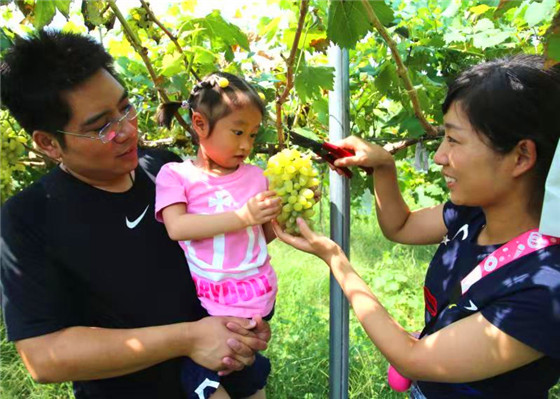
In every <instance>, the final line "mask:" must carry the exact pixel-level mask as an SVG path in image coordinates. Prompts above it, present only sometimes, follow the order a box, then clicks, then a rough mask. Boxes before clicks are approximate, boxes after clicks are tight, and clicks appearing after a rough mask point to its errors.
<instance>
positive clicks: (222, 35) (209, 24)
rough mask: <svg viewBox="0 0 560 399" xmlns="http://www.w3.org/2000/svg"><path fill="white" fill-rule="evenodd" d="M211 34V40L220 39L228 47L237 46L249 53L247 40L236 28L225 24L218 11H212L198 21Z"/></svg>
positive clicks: (227, 23)
mask: <svg viewBox="0 0 560 399" xmlns="http://www.w3.org/2000/svg"><path fill="white" fill-rule="evenodd" d="M200 21H201V22H202V23H203V25H204V26H205V27H206V29H207V30H208V31H209V33H210V34H211V35H210V36H211V38H216V39H218V38H219V39H221V40H223V41H224V42H225V43H227V44H228V45H230V46H233V45H239V46H240V47H241V48H242V49H244V50H247V51H249V50H250V49H249V40H248V39H247V36H246V35H245V34H244V33H243V32H242V31H241V29H239V28H238V27H237V26H235V25H233V24H230V23H229V22H227V21H226V20H225V19H224V18H223V17H222V15H221V14H220V12H219V11H218V10H214V11H212V12H211V13H210V14H208V15H207V16H206V17H205V18H203V19H202V20H200Z"/></svg>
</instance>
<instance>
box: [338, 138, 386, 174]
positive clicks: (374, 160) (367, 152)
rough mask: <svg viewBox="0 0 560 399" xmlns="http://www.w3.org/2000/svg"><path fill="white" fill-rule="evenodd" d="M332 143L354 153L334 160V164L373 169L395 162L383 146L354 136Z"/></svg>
mask: <svg viewBox="0 0 560 399" xmlns="http://www.w3.org/2000/svg"><path fill="white" fill-rule="evenodd" d="M334 144H335V145H337V146H339V147H341V148H344V149H345V150H350V151H352V152H353V153H354V155H353V156H349V157H345V158H339V159H337V160H336V161H335V162H334V164H335V165H336V166H341V167H342V166H367V167H372V168H374V169H375V168H378V167H381V166H384V165H391V164H394V162H395V161H394V160H393V156H392V155H391V154H390V153H389V152H388V151H386V150H384V149H383V147H380V146H378V145H376V144H372V143H368V142H366V141H364V140H362V139H360V138H358V137H356V136H350V137H347V138H345V139H343V140H340V141H338V142H336V143H334Z"/></svg>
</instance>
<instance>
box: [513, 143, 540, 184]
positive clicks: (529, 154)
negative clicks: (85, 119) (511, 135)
mask: <svg viewBox="0 0 560 399" xmlns="http://www.w3.org/2000/svg"><path fill="white" fill-rule="evenodd" d="M514 157H515V158H514V160H515V164H514V165H513V170H512V173H513V177H518V176H521V175H522V174H524V173H526V172H528V171H529V170H531V169H532V168H533V167H534V166H535V164H536V163H537V145H536V144H535V142H534V141H533V140H530V139H525V140H521V141H520V142H519V143H517V145H516V146H515V149H514Z"/></svg>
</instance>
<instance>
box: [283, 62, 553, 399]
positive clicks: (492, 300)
mask: <svg viewBox="0 0 560 399" xmlns="http://www.w3.org/2000/svg"><path fill="white" fill-rule="evenodd" d="M443 111H444V114H445V116H444V127H445V137H444V141H443V142H442V144H441V145H440V147H439V149H438V151H437V152H436V154H435V156H434V160H435V162H436V163H437V164H439V165H441V166H442V173H443V175H444V177H445V180H446V182H447V186H448V188H449V191H450V201H449V202H447V203H445V204H441V205H438V206H435V207H431V208H425V209H421V210H418V211H414V212H411V211H410V210H409V208H408V207H407V205H406V204H405V202H404V201H403V198H402V195H401V193H400V192H399V188H398V185H397V176H396V168H395V163H394V160H393V158H392V157H391V155H390V154H389V153H388V152H386V151H385V150H383V149H382V148H381V147H378V146H376V145H373V144H369V143H366V142H364V141H362V140H360V139H358V138H356V137H349V138H347V139H345V140H342V141H341V142H340V143H338V144H339V145H340V146H342V147H343V148H346V149H348V150H352V151H354V152H355V155H354V156H352V157H348V158H342V159H339V160H338V161H337V162H336V165H337V166H356V165H360V166H369V167H373V168H374V169H375V172H374V173H375V174H374V190H375V197H376V208H377V218H378V220H379V224H380V226H381V229H382V231H383V233H384V235H385V236H386V237H387V238H388V239H390V240H392V241H396V242H399V243H404V244H437V243H440V245H439V247H438V249H437V252H436V253H435V255H434V257H433V259H432V261H431V263H430V266H429V268H428V271H427V274H426V281H425V287H424V294H425V304H426V314H425V319H426V320H425V321H426V327H425V328H424V331H423V332H422V335H421V336H420V338H415V337H414V336H412V335H410V334H409V333H407V332H406V331H405V330H404V329H403V328H402V327H401V326H400V325H398V324H397V323H396V322H395V321H394V320H393V319H392V318H391V316H390V315H389V314H388V313H387V311H386V310H385V309H384V308H383V306H382V305H381V304H380V303H379V301H378V300H377V298H376V297H375V295H374V294H373V293H372V292H371V291H370V289H369V288H368V287H367V285H366V284H365V283H364V281H363V280H362V279H361V278H360V277H359V275H358V274H357V273H356V272H355V271H354V269H353V268H352V266H351V265H350V263H349V261H348V259H347V258H346V256H345V254H344V253H343V251H342V250H341V249H340V247H339V246H338V245H336V244H335V243H334V242H332V241H331V240H329V239H328V238H326V237H323V236H320V235H317V234H315V233H314V232H312V231H311V230H310V229H309V228H308V227H307V225H306V224H305V222H304V221H302V220H299V221H298V224H299V227H300V230H301V234H302V236H301V237H293V236H291V235H288V234H286V233H285V232H283V231H281V229H280V227H279V226H278V225H277V224H275V225H274V227H275V231H276V233H277V235H278V237H279V238H280V239H281V240H282V241H284V242H286V243H288V244H290V245H292V246H294V247H296V248H298V249H300V250H303V251H306V252H310V253H313V254H315V255H317V256H319V257H320V258H321V259H323V260H324V261H325V262H326V263H327V264H328V265H329V267H330V268H331V270H332V273H333V275H334V276H335V278H336V279H337V281H338V282H339V283H340V285H341V287H342V289H343V291H344V293H345V295H346V296H347V298H348V300H349V302H350V304H351V305H352V307H353V309H354V311H355V313H356V316H357V317H358V320H359V321H360V323H361V324H362V326H363V327H364V329H365V330H366V332H367V334H368V336H369V337H370V339H371V340H372V342H373V343H374V344H375V345H376V346H377V347H378V349H379V350H380V351H381V352H382V353H383V355H384V356H385V357H386V358H387V360H388V361H389V362H390V363H391V364H392V365H393V366H394V367H395V368H396V369H397V370H398V371H399V372H400V373H401V374H402V375H404V376H406V377H408V378H410V379H412V380H414V381H416V382H415V383H414V385H413V387H412V392H411V394H412V397H413V398H423V397H427V398H430V399H431V398H462V397H465V398H469V397H473V396H474V397H477V398H500V397H507V398H512V397H523V398H529V397H530V398H546V397H547V392H548V390H549V389H550V387H552V386H553V385H554V384H555V383H556V382H557V380H558V377H559V376H560V246H559V245H555V244H557V243H558V242H557V241H558V240H556V239H555V238H554V237H544V239H545V241H546V240H547V241H546V245H540V246H536V245H533V244H534V243H535V242H537V241H538V242H539V243H540V242H542V240H543V238H542V237H541V235H540V234H539V233H538V232H537V231H536V230H534V229H536V228H538V226H539V222H540V219H541V210H542V203H543V196H544V195H545V181H546V177H547V174H548V171H549V168H550V165H551V162H552V159H553V156H554V151H555V148H556V146H557V143H558V138H559V137H560V71H559V70H558V69H552V68H551V69H549V70H545V69H544V67H543V59H542V58H541V57H538V56H526V55H521V56H516V57H513V58H508V59H501V60H496V61H491V62H487V63H484V64H480V65H477V66H474V67H472V68H470V69H468V70H467V71H465V72H463V73H462V74H461V75H460V76H459V77H458V78H457V79H456V80H455V81H454V82H453V83H452V84H451V85H450V87H449V91H448V94H447V97H446V99H445V102H444V104H443ZM548 217H549V216H548ZM523 233H526V234H525V236H524V238H523V239H527V238H528V237H529V236H530V238H529V239H528V240H529V241H527V242H525V241H524V243H525V245H524V246H523V251H525V250H529V251H532V252H531V253H528V254H525V253H524V252H523V251H522V248H521V245H523V243H522V242H521V241H520V240H521V239H522V238H519V236H520V235H521V234H523ZM555 235H558V234H555ZM518 241H519V242H518ZM502 244H508V245H507V246H506V247H502ZM533 247H535V248H533ZM496 250H498V251H497V252H496V253H494V254H493V252H494V251H496ZM500 251H501V252H500ZM508 251H509V252H508ZM489 255H492V256H489ZM494 260H495V261H496V262H501V263H500V265H499V266H496V264H497V263H495V262H494ZM481 262H482V263H481ZM484 262H486V263H484ZM479 263H481V265H480V266H479V267H478V269H477V265H478V264H479ZM502 266H503V267H502ZM473 269H476V270H479V271H481V270H482V271H483V272H482V273H480V272H479V274H478V275H477V273H476V270H475V272H472V271H473ZM471 272H472V273H471ZM473 276H474V279H473ZM482 276H483V277H482Z"/></svg>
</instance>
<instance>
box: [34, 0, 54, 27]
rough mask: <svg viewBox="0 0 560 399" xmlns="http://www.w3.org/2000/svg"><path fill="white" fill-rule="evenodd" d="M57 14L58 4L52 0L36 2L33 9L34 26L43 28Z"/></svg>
mask: <svg viewBox="0 0 560 399" xmlns="http://www.w3.org/2000/svg"><path fill="white" fill-rule="evenodd" d="M55 14H56V6H55V3H54V2H52V1H38V2H36V3H35V9H34V11H33V15H34V19H33V26H34V27H35V29H41V28H42V27H43V26H45V25H48V24H49V23H50V22H51V21H52V19H53V18H54V15H55Z"/></svg>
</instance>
